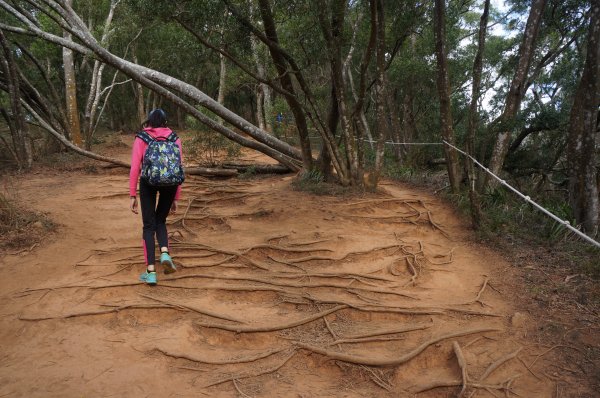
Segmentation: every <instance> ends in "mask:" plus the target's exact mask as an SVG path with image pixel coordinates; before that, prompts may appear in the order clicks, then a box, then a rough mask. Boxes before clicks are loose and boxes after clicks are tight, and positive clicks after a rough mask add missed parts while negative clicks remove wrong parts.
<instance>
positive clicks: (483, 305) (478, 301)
mask: <svg viewBox="0 0 600 398" xmlns="http://www.w3.org/2000/svg"><path fill="white" fill-rule="evenodd" d="M488 281H489V278H488V277H487V276H486V277H485V279H484V280H483V283H482V284H481V288H480V289H479V292H477V296H475V298H474V299H473V300H471V301H467V302H466V303H461V304H459V305H469V304H475V303H479V304H481V306H482V307H485V306H488V307H490V305H488V304H486V303H484V302H483V301H481V295H482V294H483V291H484V290H485V288H486V286H487V285H488Z"/></svg>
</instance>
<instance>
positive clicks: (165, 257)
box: [160, 252, 177, 274]
mask: <svg viewBox="0 0 600 398" xmlns="http://www.w3.org/2000/svg"><path fill="white" fill-rule="evenodd" d="M160 263H161V264H162V266H163V267H164V272H165V274H172V273H173V272H175V271H177V268H176V267H175V264H173V260H172V259H171V256H169V253H167V252H162V253H160Z"/></svg>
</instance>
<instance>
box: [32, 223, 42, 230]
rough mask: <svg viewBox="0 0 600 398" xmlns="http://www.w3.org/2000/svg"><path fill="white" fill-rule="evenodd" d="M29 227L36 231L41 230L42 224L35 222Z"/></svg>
mask: <svg viewBox="0 0 600 398" xmlns="http://www.w3.org/2000/svg"><path fill="white" fill-rule="evenodd" d="M31 226H32V227H33V228H36V229H42V228H44V224H42V222H41V221H36V222H34V223H33V224H31Z"/></svg>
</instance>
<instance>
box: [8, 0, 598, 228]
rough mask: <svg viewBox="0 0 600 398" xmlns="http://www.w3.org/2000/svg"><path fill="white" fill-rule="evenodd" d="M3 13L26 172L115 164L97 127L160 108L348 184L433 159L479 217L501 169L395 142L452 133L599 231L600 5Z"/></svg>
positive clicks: (177, 7)
mask: <svg viewBox="0 0 600 398" xmlns="http://www.w3.org/2000/svg"><path fill="white" fill-rule="evenodd" d="M499 4H500V5H501V6H499V7H498V8H497V7H496V6H498V5H499ZM0 21H1V22H0V44H1V47H2V48H1V50H0V63H1V67H0V90H1V91H0V112H1V114H2V119H1V122H0V123H1V124H0V138H1V140H0V146H2V148H3V149H2V153H3V154H4V155H5V159H3V160H4V161H5V163H8V164H13V165H16V167H19V168H23V169H26V168H28V167H31V165H32V164H33V162H34V161H35V160H36V159H40V158H43V157H44V156H45V155H46V154H48V153H49V152H51V151H56V150H60V148H61V147H69V148H70V149H72V150H75V151H78V152H79V153H82V154H84V155H87V156H93V157H96V158H97V159H99V160H104V161H114V160H112V159H110V158H107V157H105V156H102V155H99V154H97V153H95V151H94V146H95V142H96V138H97V136H98V134H100V133H99V131H104V130H111V131H127V132H132V131H135V130H136V129H138V128H139V125H140V123H141V122H142V121H143V120H144V119H145V117H146V115H147V114H148V112H149V111H150V110H151V109H154V108H156V107H162V108H164V109H165V110H166V111H167V113H168V114H169V115H171V116H170V119H169V123H170V124H171V125H172V126H175V127H176V128H178V129H180V130H181V129H190V130H193V131H194V134H196V135H206V134H209V132H214V133H215V134H220V136H222V137H224V138H226V139H228V140H230V141H233V142H236V143H237V144H239V145H241V146H244V147H247V148H251V149H253V150H256V151H259V152H262V153H264V154H265V155H267V156H269V157H271V158H273V159H274V160H276V161H277V162H278V163H279V164H281V165H283V166H285V167H287V168H288V169H290V170H292V171H301V172H302V173H304V174H305V175H313V176H318V178H320V179H323V180H326V181H335V182H336V183H338V184H341V185H344V186H363V185H366V186H367V187H371V188H374V187H376V186H377V183H378V181H379V179H380V178H381V176H382V175H390V174H394V172H396V173H397V172H398V171H399V170H406V169H411V170H412V169H423V168H426V167H430V166H431V164H432V163H434V162H439V163H441V164H444V165H445V167H446V173H447V177H448V184H449V188H450V190H451V191H452V192H453V193H459V192H462V191H464V192H468V193H469V200H470V203H471V211H472V213H473V215H474V220H475V222H476V223H477V220H478V216H477V214H478V213H479V212H480V207H481V201H482V196H485V195H489V194H490V192H493V191H494V190H495V189H497V187H496V184H497V183H496V182H495V180H494V179H492V178H490V177H489V174H487V173H484V172H482V171H481V169H478V168H475V167H474V166H473V163H472V162H468V161H466V159H467V158H466V157H464V156H461V155H459V154H458V153H457V152H456V151H454V150H452V149H451V147H450V146H448V145H431V146H417V145H393V144H391V143H396V144H399V143H436V144H440V143H442V141H446V142H447V143H450V144H452V145H456V146H457V147H459V148H462V149H464V150H465V151H466V152H467V153H468V154H470V155H472V156H473V157H474V158H476V159H478V160H479V161H480V162H481V163H482V164H484V165H486V166H487V167H488V168H489V169H490V170H491V171H492V172H493V173H495V174H497V175H499V176H501V178H504V179H506V180H507V181H510V182H511V183H513V184H516V185H518V186H520V187H522V189H524V190H526V191H527V193H528V194H531V195H532V196H533V195H535V194H538V195H540V196H543V195H544V192H553V194H555V195H559V197H562V199H563V200H564V202H565V203H568V205H569V209H568V211H567V212H566V213H567V214H566V216H567V217H568V218H569V219H571V220H573V222H574V223H576V224H577V225H579V226H581V227H582V228H583V229H584V230H585V231H587V232H588V233H589V234H590V235H594V234H596V233H597V230H598V225H599V223H600V217H599V213H600V204H599V190H598V186H599V184H600V176H599V175H598V169H599V155H598V153H599V149H598V145H599V142H600V140H599V134H600V133H599V117H598V107H599V105H600V75H599V73H600V69H599V68H600V61H599V58H598V56H599V52H600V2H599V1H597V0H590V1H582V0H568V1H563V0H530V1H516V0H507V1H505V2H504V3H503V4H502V3H496V2H494V3H490V1H489V0H483V1H469V0H457V1H454V0H452V1H448V2H446V1H443V0H434V1H411V0H409V1H401V2H400V1H395V2H394V1H391V2H384V1H383V0H369V1H367V0H364V1H363V0H353V1H343V0H326V1H313V0H293V1H288V0H286V1H282V0H251V1H249V0H168V1H167V0H152V1H149V0H111V1H108V0H59V1H46V0H26V1H20V0H0ZM210 134H212V133H210ZM57 143H58V144H57ZM121 163H122V162H121Z"/></svg>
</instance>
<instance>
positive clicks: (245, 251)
mask: <svg viewBox="0 0 600 398" xmlns="http://www.w3.org/2000/svg"><path fill="white" fill-rule="evenodd" d="M258 249H272V250H277V251H282V252H288V253H313V252H333V250H331V249H317V248H312V249H310V248H306V249H300V248H294V247H285V246H278V245H271V244H260V245H256V246H252V247H248V248H246V249H241V250H240V254H248V253H249V252H251V251H253V250H258Z"/></svg>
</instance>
